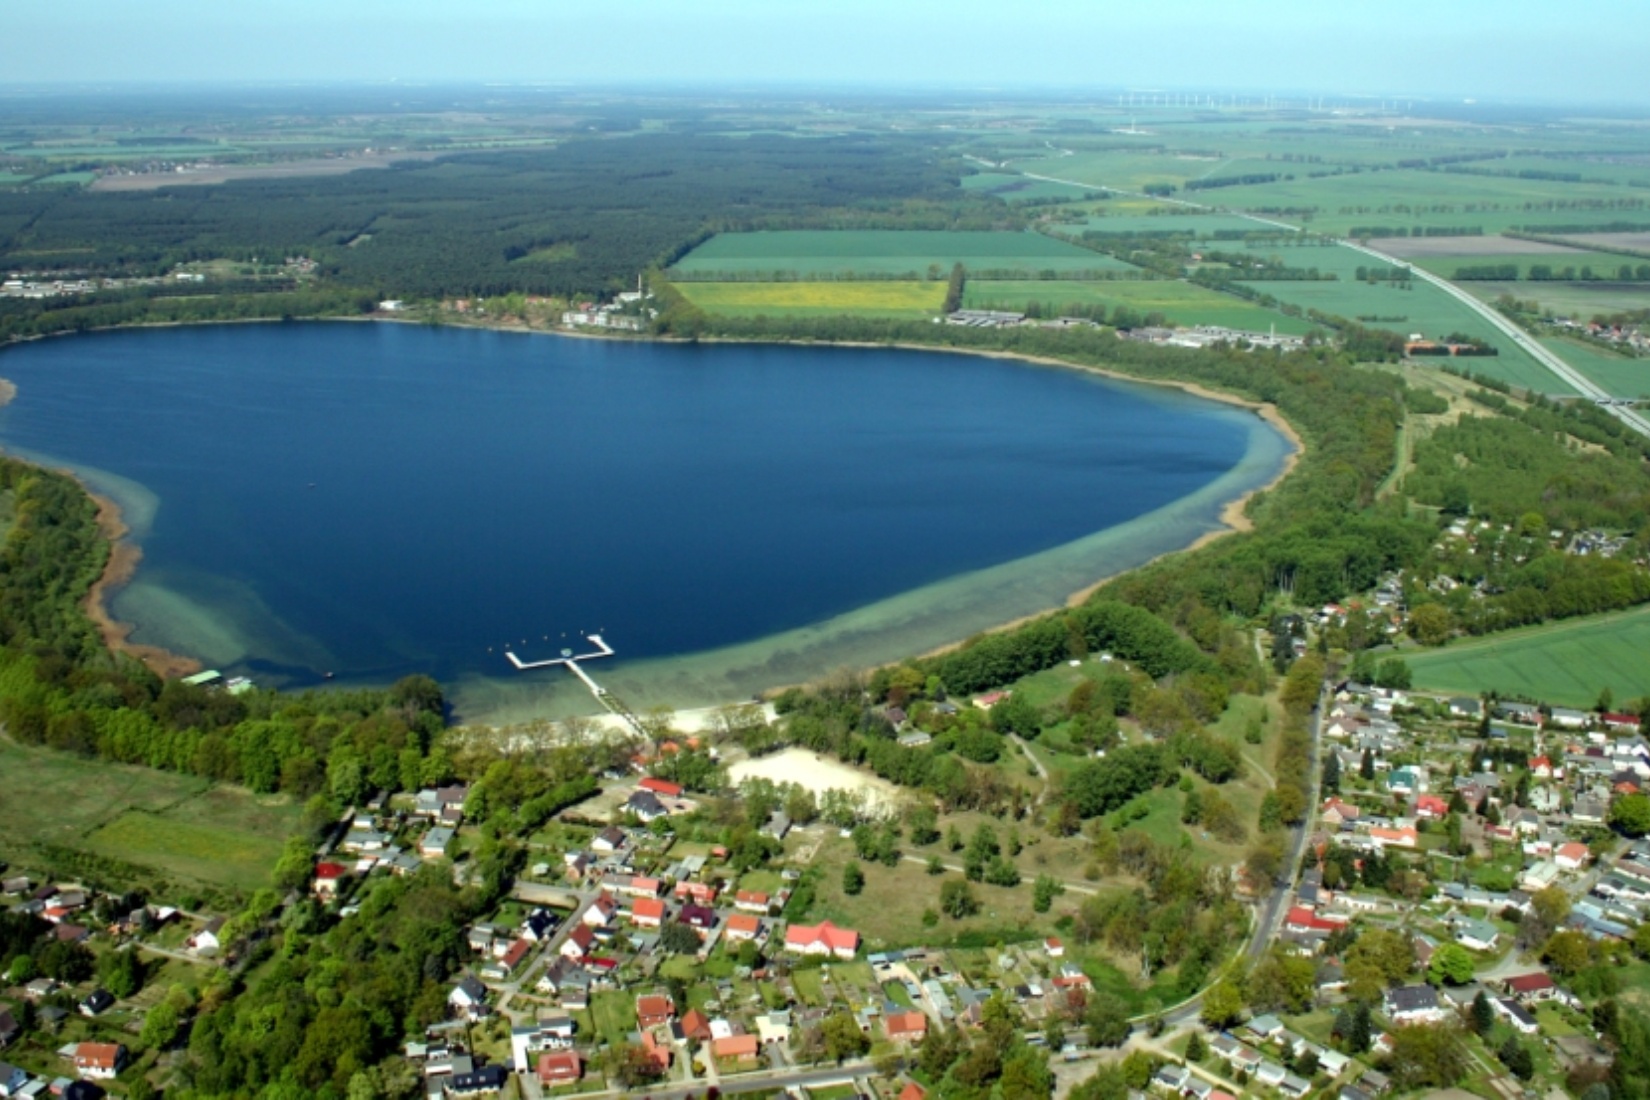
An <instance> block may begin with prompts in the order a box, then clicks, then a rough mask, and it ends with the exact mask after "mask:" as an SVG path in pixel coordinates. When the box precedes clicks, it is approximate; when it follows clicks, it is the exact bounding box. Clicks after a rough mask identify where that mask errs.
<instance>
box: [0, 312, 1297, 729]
mask: <svg viewBox="0 0 1650 1100" xmlns="http://www.w3.org/2000/svg"><path fill="white" fill-rule="evenodd" d="M0 376H4V377H5V378H7V379H10V380H11V381H12V382H14V383H15V384H16V385H17V387H18V394H17V397H16V399H15V400H14V401H13V402H12V403H11V404H10V405H9V406H7V407H6V408H5V409H3V410H0V444H3V445H4V446H5V447H6V448H7V449H8V450H11V451H13V452H14V453H18V454H22V455H25V456H28V457H33V458H37V459H39V460H41V461H46V462H50V463H52V464H54V465H61V466H67V467H70V468H72V469H74V470H76V471H77V472H79V473H80V474H81V476H82V477H83V478H85V480H86V481H87V482H88V483H89V484H90V485H91V486H93V487H94V488H95V489H97V490H99V491H101V492H104V493H107V494H108V495H110V496H112V497H114V498H115V499H116V500H117V501H119V502H120V504H121V505H122V507H123V509H124V511H125V514H126V519H127V522H128V523H129V524H130V525H131V527H132V529H133V537H134V539H135V540H136V541H137V542H138V544H139V545H140V546H141V547H142V549H143V554H144V559H143V564H142V566H141V568H140V569H139V572H138V575H137V577H136V579H135V580H134V581H133V583H131V584H130V585H128V586H127V587H126V588H124V589H122V590H121V591H120V592H118V593H117V594H116V595H115V597H114V600H113V610H114V612H115V614H116V615H118V616H119V617H121V618H123V619H125V620H127V621H129V622H132V623H135V624H136V625H137V630H136V632H135V633H134V635H133V640H134V641H139V642H146V643H150V644H154V645H159V646H163V647H166V648H169V649H172V650H175V651H177V652H180V653H185V654H191V655H194V656H198V657H199V658H200V659H202V660H203V661H205V662H206V663H207V664H208V665H210V666H212V667H215V668H220V669H222V670H224V671H225V672H226V673H242V674H247V675H250V676H252V677H253V678H254V679H256V680H258V681H259V682H260V683H268V684H275V685H283V686H305V685H313V684H318V683H322V682H324V678H325V677H326V675H327V674H328V673H331V674H332V675H333V677H334V678H335V682H338V683H385V682H388V681H391V680H393V679H395V678H397V677H399V676H402V675H405V674H407V673H410V672H428V673H430V674H432V675H434V676H436V677H437V678H439V679H441V680H442V681H443V683H444V684H445V685H446V686H447V687H448V689H449V692H450V693H451V694H452V696H453V698H454V699H455V701H456V703H457V705H458V708H459V710H460V712H461V714H462V715H463V716H465V717H469V718H477V717H485V718H489V719H492V720H507V719H512V718H517V717H522V716H525V715H528V714H533V713H551V714H554V713H567V712H571V711H589V710H590V709H592V708H591V702H592V701H591V699H590V697H589V695H588V693H586V692H584V690H583V689H582V688H581V687H580V686H579V685H578V684H577V683H576V682H574V681H573V680H572V678H571V676H570V675H569V674H568V673H567V672H565V671H563V670H561V669H550V670H544V671H539V672H531V673H518V672H515V671H514V670H513V669H512V668H511V667H510V666H509V665H508V664H507V663H506V659H505V657H504V656H503V654H504V651H505V650H506V649H512V650H514V651H515V652H517V653H518V654H519V655H520V656H521V657H522V659H523V660H529V661H530V660H536V659H542V658H545V657H551V656H554V655H556V654H557V653H559V651H560V650H561V649H562V648H563V647H565V646H573V645H575V644H577V643H578V642H579V639H580V636H581V635H582V634H585V633H590V632H599V633H601V634H602V636H603V637H604V638H605V639H606V640H607V642H608V643H609V644H610V645H612V646H613V647H614V649H615V650H616V651H617V654H616V656H614V657H611V658H606V659H604V660H602V661H599V662H592V663H591V664H589V665H588V666H587V668H588V670H589V671H590V673H591V674H592V675H594V676H595V677H596V678H597V679H599V680H600V681H601V682H602V683H603V684H605V685H607V686H609V687H611V688H613V689H614V690H615V691H617V692H618V693H619V694H620V695H622V696H623V697H625V698H626V700H627V701H629V702H631V704H632V705H633V706H636V707H638V708H640V707H643V706H649V705H656V704H662V703H669V704H673V705H703V704H707V703H715V702H724V701H728V700H731V699H738V698H743V697H746V696H748V695H750V694H751V693H752V692H754V691H757V690H760V689H762V688H766V687H772V686H776V685H780V684H785V683H794V682H799V681H801V680H805V679H809V678H811V677H816V676H818V675H820V674H822V673H825V672H828V671H829V670H831V669H833V668H837V667H841V666H844V665H855V666H868V665H872V664H876V663H880V662H883V661H888V660H893V659H897V658H898V657H900V656H903V655H908V654H912V653H916V652H921V651H924V650H927V649H931V648H933V647H936V646H939V645H942V644H945V643H947V642H950V641H954V640H957V639H960V638H963V637H966V636H968V635H970V634H973V633H976V632H978V631H980V630H982V629H985V628H987V627H990V626H992V625H995V624H998V623H1001V622H1005V621H1008V620H1010V619H1013V618H1015V617H1018V616H1021V615H1025V614H1030V613H1032V612H1035V611H1038V610H1041V609H1044V608H1047V607H1051V606H1055V605H1057V604H1059V603H1060V602H1061V601H1062V600H1063V599H1064V598H1065V597H1066V596H1067V595H1068V594H1070V593H1071V592H1073V591H1075V590H1077V589H1079V588H1081V587H1083V586H1085V585H1087V584H1090V583H1092V582H1094V581H1095V580H1098V579H1099V578H1101V577H1103V576H1106V575H1108V574H1110V573H1113V572H1116V571H1118V570H1121V569H1126V568H1129V567H1132V566H1134V565H1138V564H1140V563H1141V562H1143V561H1145V560H1147V559H1149V558H1151V557H1153V556H1155V555H1156V554H1159V553H1162V552H1164V551H1167V550H1171V549H1174V548H1176V547H1179V546H1184V545H1186V544H1187V543H1189V542H1191V541H1192V540H1193V539H1195V538H1196V537H1198V536H1199V535H1200V534H1202V533H1205V532H1207V531H1210V530H1213V529H1215V528H1216V527H1217V526H1218V515H1219V512H1220V508H1221V505H1222V503H1223V502H1224V501H1227V500H1230V499H1232V498H1234V497H1236V496H1238V495H1239V494H1241V493H1243V492H1244V491H1246V490H1248V489H1250V488H1253V487H1255V486H1258V485H1261V484H1265V483H1266V482H1268V481H1270V480H1271V479H1272V478H1273V477H1275V476H1276V474H1277V473H1278V471H1279V470H1280V469H1281V468H1282V466H1283V463H1284V462H1285V460H1286V458H1287V455H1288V453H1289V445H1288V443H1287V442H1286V441H1285V440H1284V439H1283V438H1282V437H1281V436H1280V435H1279V434H1278V433H1277V432H1276V431H1275V430H1274V429H1273V428H1271V427H1270V426H1269V425H1267V424H1266V423H1265V422H1264V421H1262V420H1261V419H1260V418H1259V417H1258V416H1256V415H1255V414H1254V413H1253V412H1251V411H1249V410H1245V409H1241V408H1237V407H1234V406H1229V405H1223V404H1219V403H1216V402H1211V401H1206V400H1202V399H1198V398H1194V397H1191V396H1189V395H1186V394H1184V393H1181V392H1179V391H1176V390H1172V389H1168V388H1164V387H1155V386H1146V385H1140V384H1132V383H1122V382H1116V381H1112V380H1108V379H1103V378H1100V377H1098V376H1094V375H1090V374H1085V373H1082V372H1078V371H1074V370H1064V369H1056V368H1047V367H1038V366H1033V365H1029V364H1022V363H1016V362H1011V361H1006V360H996V359H987V358H982V357H979V356H968V355H960V354H951V353H932V352H920V351H907V350H897V349H866V348H829V347H795V346H769V345H760V346H756V345H714V344H705V345H686V344H660V343H647V342H639V341H637V342H629V341H626V342H609V341H598V340H581V339H572V338H565V337H553V336H542V335H527V334H516V333H501V332H490V331H482V330H470V329H443V328H432V327H422V326H413V325H397V324H344V323H325V322H312V323H286V324H257V325H227V326H214V327H190V328H170V329H143V330H130V331H123V332H112V333H98V334H92V335H85V336H75V337H72V338H64V339H54V340H46V341H39V342H35V343H31V344H26V345H20V346H16V347H13V348H10V349H7V350H6V351H5V353H4V354H3V355H0ZM581 648H584V647H582V646H581Z"/></svg>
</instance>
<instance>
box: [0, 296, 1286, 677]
mask: <svg viewBox="0 0 1650 1100" xmlns="http://www.w3.org/2000/svg"><path fill="white" fill-rule="evenodd" d="M236 320H238V321H239V322H240V323H246V324H258V323H271V322H270V320H269V319H267V318H245V319H236ZM315 320H317V321H344V322H355V323H359V322H363V321H365V322H369V323H370V322H377V323H388V324H427V323H428V322H427V321H424V320H420V319H415V318H411V317H388V316H381V315H380V316H359V317H318V318H315ZM195 323H196V322H180V321H168V322H160V323H154V322H150V323H139V324H136V325H116V326H110V328H109V329H96V330H93V331H114V330H117V329H121V328H175V327H181V326H184V325H193V324H195ZM199 323H201V324H221V323H235V321H230V322H219V321H206V322H199ZM438 324H440V325H441V326H443V327H453V328H479V329H489V330H492V331H497V332H518V333H526V334H529V335H542V336H560V337H564V338H570V339H584V340H625V341H628V340H648V341H652V342H657V343H705V344H746V345H749V344H768V345H791V344H798V345H800V346H810V347H844V348H875V349H882V348H897V349H899V350H903V351H921V352H929V353H934V354H953V355H973V356H978V357H980V358H985V359H998V360H1011V361H1017V362H1022V363H1031V364H1033V365H1036V366H1044V367H1054V368H1057V369H1060V370H1074V371H1082V372H1085V373H1088V374H1093V375H1099V376H1101V377H1104V378H1109V379H1113V380H1115V381H1119V382H1132V383H1135V384H1137V385H1147V386H1163V387H1167V388H1170V389H1177V390H1180V391H1182V392H1184V393H1188V394H1191V395H1192V396H1194V397H1199V398H1202V399H1204V400H1207V401H1215V402H1219V403H1221V404H1224V405H1233V406H1236V407H1238V408H1242V409H1248V410H1250V411H1252V412H1253V413H1255V414H1256V415H1257V416H1259V417H1260V418H1261V419H1262V420H1265V421H1266V422H1267V424H1269V425H1270V426H1271V427H1273V428H1274V429H1276V430H1277V432H1278V433H1279V434H1280V435H1282V436H1283V437H1284V438H1285V439H1286V440H1288V442H1289V444H1290V452H1289V454H1288V456H1287V457H1285V459H1284V462H1283V466H1282V468H1281V469H1280V470H1279V471H1278V474H1277V476H1276V477H1274V478H1273V479H1272V480H1271V481H1269V482H1268V483H1267V484H1265V485H1262V486H1259V487H1257V488H1253V489H1250V490H1248V491H1247V492H1245V493H1243V494H1242V495H1241V496H1238V497H1236V498H1234V499H1232V500H1230V501H1227V502H1226V504H1225V505H1223V506H1222V508H1221V511H1220V524H1221V527H1220V529H1218V530H1214V531H1206V532H1204V533H1203V534H1202V535H1200V536H1198V537H1197V538H1196V539H1194V540H1193V541H1192V542H1191V543H1190V544H1188V545H1187V546H1184V547H1182V548H1180V549H1177V550H1169V551H1165V552H1164V553H1162V554H1159V555H1157V556H1156V557H1153V558H1151V559H1150V560H1148V561H1146V562H1143V563H1142V564H1140V565H1138V566H1135V567H1134V568H1133V569H1128V570H1121V571H1119V572H1116V573H1111V574H1107V575H1106V576H1103V577H1100V578H1097V579H1096V580H1095V581H1094V582H1093V583H1092V584H1089V585H1086V586H1084V587H1083V588H1081V589H1079V590H1077V591H1076V592H1073V593H1072V594H1071V595H1069V596H1068V597H1066V600H1065V602H1064V605H1063V606H1064V607H1067V608H1072V607H1078V606H1080V605H1081V604H1083V603H1084V602H1085V601H1087V600H1088V599H1089V598H1090V597H1091V596H1093V595H1094V593H1095V592H1097V591H1098V590H1099V589H1100V588H1102V587H1103V586H1105V585H1106V584H1108V583H1109V582H1111V581H1113V580H1116V579H1117V578H1118V577H1119V576H1122V575H1123V574H1124V573H1129V572H1133V571H1134V569H1143V568H1146V567H1148V566H1150V565H1152V564H1154V563H1156V562H1158V561H1161V560H1163V559H1164V558H1167V557H1170V556H1172V555H1175V554H1183V553H1191V552H1193V551H1196V550H1199V549H1202V548H1203V547H1205V546H1208V545H1209V544H1210V543H1212V542H1214V541H1215V540H1216V539H1220V538H1224V537H1226V536H1227V535H1233V534H1241V533H1246V532H1248V531H1252V530H1254V522H1253V521H1252V520H1250V519H1249V516H1248V506H1249V502H1250V501H1251V500H1252V499H1254V497H1255V496H1256V495H1258V494H1260V493H1263V492H1267V491H1269V490H1271V489H1273V488H1274V487H1276V486H1277V485H1278V484H1279V483H1280V482H1282V481H1283V479H1284V478H1286V477H1288V476H1289V475H1290V474H1291V473H1292V472H1293V471H1294V469H1295V467H1296V465H1297V464H1298V463H1299V462H1300V458H1301V455H1302V454H1303V453H1304V452H1305V444H1304V442H1303V441H1302V439H1301V437H1300V433H1299V432H1297V431H1296V430H1295V428H1294V426H1293V425H1292V424H1290V423H1289V421H1288V420H1287V419H1285V418H1284V416H1283V415H1282V414H1281V413H1280V412H1278V409H1277V406H1275V405H1273V404H1271V403H1270V402H1258V401H1250V400H1248V399H1246V398H1243V397H1239V396H1238V395H1236V394H1232V393H1225V392H1222V391H1220V390H1213V389H1209V388H1208V387H1206V386H1203V385H1200V384H1199V383H1196V382H1188V381H1176V380H1172V379H1160V378H1141V377H1138V376H1136V375H1132V374H1128V373H1126V372H1123V371H1119V370H1113V369H1111V368H1107V367H1099V366H1093V365H1089V364H1085V363H1074V362H1071V361H1069V360H1065V359H1055V358H1052V357H1049V356H1041V355H1027V354H1023V353H1020V352H1012V351H1000V350H995V349H987V348H956V347H936V346H932V345H927V344H911V343H901V342H896V343H877V342H871V341H853V340H840V341H790V340H742V339H728V338H724V337H712V338H708V339H701V340H698V341H689V340H683V339H681V338H679V337H650V336H635V335H614V334H607V333H595V332H570V331H565V330H561V329H543V328H534V327H532V326H531V325H527V324H521V323H519V322H516V323H512V322H502V323H496V324H493V323H481V324H477V323H475V322H474V321H469V320H466V321H464V322H452V321H441V322H438ZM52 335H72V334H71V333H54V334H52ZM41 338H43V337H35V338H33V339H41ZM16 393H17V387H16V386H15V385H13V384H12V383H11V382H9V381H7V380H5V379H0V406H3V405H5V404H6V403H7V402H9V401H10V400H11V399H12V398H13V397H14V396H15V395H16ZM70 476H74V475H73V474H72V473H71V475H70ZM77 480H78V479H77ZM82 485H84V482H82ZM86 492H87V495H89V496H90V497H91V498H92V499H93V501H95V502H96V503H97V507H98V512H97V522H98V527H99V530H100V531H101V532H102V533H103V535H104V537H105V538H106V539H108V541H109V560H108V563H107V564H106V565H105V567H104V570H103V574H102V575H101V576H99V577H98V579H97V580H96V581H95V582H93V584H92V588H91V591H89V592H88V593H87V596H86V603H85V610H86V614H87V615H88V616H89V617H90V618H91V620H92V622H93V623H94V624H95V625H96V626H97V628H98V631H99V632H100V633H101V634H102V635H103V639H104V644H105V645H107V646H108V647H109V648H110V649H111V650H113V651H115V652H118V653H125V654H128V655H130V656H132V657H135V658H137V659H138V660H140V661H142V662H143V663H144V664H146V665H147V666H148V667H149V668H151V669H153V670H154V671H155V672H156V673H157V674H159V675H161V676H163V677H178V676H187V675H190V674H192V673H195V672H199V671H200V670H201V668H202V667H203V666H202V665H201V662H200V661H198V660H196V659H195V658H192V657H186V656H183V655H181V654H176V653H172V652H170V651H168V650H165V649H162V648H160V647H158V646H150V645H142V644H139V643H134V642H131V641H130V640H129V638H130V636H131V633H132V631H133V630H134V629H136V627H135V626H134V624H131V623H123V622H120V621H119V620H117V619H116V618H114V616H113V615H112V614H111V612H110V610H109V607H108V597H109V595H110V593H111V592H112V591H113V590H114V589H117V588H119V587H120V586H122V585H124V584H126V583H128V582H129V581H130V580H131V579H132V577H133V575H134V574H135V573H136V571H137V567H138V563H139V562H140V561H141V560H142V557H143V552H142V550H141V549H140V548H139V547H137V546H136V545H134V544H132V543H131V542H129V541H127V535H128V534H129V532H128V529H127V527H126V525H125V523H124V522H123V521H122V519H121V512H120V506H119V505H118V504H116V503H115V502H114V501H113V500H110V499H108V498H106V497H102V496H99V495H98V494H96V493H94V492H92V491H91V489H90V488H89V487H87V489H86ZM1054 610H1057V608H1047V609H1045V610H1042V611H1038V612H1034V613H1032V614H1029V615H1022V616H1020V617H1019V618H1016V619H1013V620H1010V621H1009V622H1005V623H1000V624H997V625H996V626H992V627H988V628H986V629H985V630H983V631H980V632H979V633H982V634H998V633H1003V632H1005V631H1009V630H1014V629H1016V628H1017V627H1020V626H1023V625H1025V624H1026V623H1028V622H1033V621H1035V620H1037V619H1039V618H1042V617H1043V616H1044V615H1046V614H1048V613H1049V612H1050V611H1054ZM967 640H968V639H963V638H959V639H957V640H956V641H953V642H950V643H948V644H946V645H943V646H939V647H937V648H935V649H932V650H929V651H928V652H926V653H922V654H920V655H919V656H921V657H933V656H938V655H940V654H943V653H948V652H951V651H952V650H955V649H958V648H960V647H961V646H962V645H963V644H964V643H965V642H966V641H967ZM774 690H779V688H775V689H774Z"/></svg>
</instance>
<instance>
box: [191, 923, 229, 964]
mask: <svg viewBox="0 0 1650 1100" xmlns="http://www.w3.org/2000/svg"><path fill="white" fill-rule="evenodd" d="M223 926H224V918H223V917H213V918H212V919H211V920H209V921H207V922H206V923H205V924H204V925H202V926H201V929H200V931H198V932H196V933H195V934H194V935H193V936H190V937H189V938H188V939H187V940H185V941H184V946H186V947H188V948H189V950H191V951H193V952H194V953H195V954H197V955H210V954H213V953H214V952H217V951H220V950H222V949H223V944H222V943H221V942H219V940H218V933H219V932H222V931H223Z"/></svg>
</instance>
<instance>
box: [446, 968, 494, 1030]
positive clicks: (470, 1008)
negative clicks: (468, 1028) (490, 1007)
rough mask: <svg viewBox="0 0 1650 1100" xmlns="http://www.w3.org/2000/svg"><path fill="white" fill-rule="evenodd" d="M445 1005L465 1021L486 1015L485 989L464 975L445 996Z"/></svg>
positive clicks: (473, 979)
mask: <svg viewBox="0 0 1650 1100" xmlns="http://www.w3.org/2000/svg"><path fill="white" fill-rule="evenodd" d="M447 1003H448V1004H449V1005H451V1006H452V1007H453V1008H454V1009H456V1010H457V1012H458V1014H459V1015H460V1016H461V1017H463V1018H464V1019H467V1020H477V1019H480V1018H481V1017H483V1016H485V1015H487V987H486V986H484V985H482V984H481V983H480V982H478V981H476V980H475V978H473V977H471V976H470V975H468V974H466V975H465V976H464V977H462V978H460V979H459V980H458V984H457V985H455V986H453V988H452V992H450V993H448V994H447Z"/></svg>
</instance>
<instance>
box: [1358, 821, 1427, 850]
mask: <svg viewBox="0 0 1650 1100" xmlns="http://www.w3.org/2000/svg"><path fill="white" fill-rule="evenodd" d="M1369 839H1371V840H1373V841H1374V842H1375V843H1376V844H1377V845H1379V846H1380V847H1382V848H1413V847H1415V846H1416V845H1417V844H1419V843H1420V834H1419V833H1418V832H1416V829H1415V826H1413V825H1406V826H1404V827H1403V828H1399V829H1383V828H1375V829H1371V830H1369Z"/></svg>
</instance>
